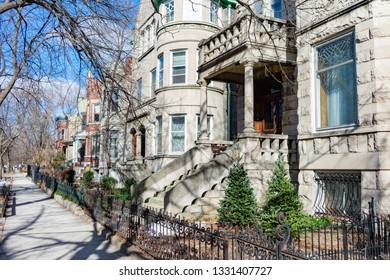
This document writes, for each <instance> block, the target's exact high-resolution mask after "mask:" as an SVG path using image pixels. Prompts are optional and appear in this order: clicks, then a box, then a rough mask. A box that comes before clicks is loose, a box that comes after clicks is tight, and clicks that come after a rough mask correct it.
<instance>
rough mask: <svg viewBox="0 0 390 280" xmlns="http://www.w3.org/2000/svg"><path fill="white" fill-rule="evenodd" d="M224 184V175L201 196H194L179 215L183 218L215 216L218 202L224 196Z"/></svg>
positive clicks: (225, 182) (225, 180) (225, 184)
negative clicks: (191, 201)
mask: <svg viewBox="0 0 390 280" xmlns="http://www.w3.org/2000/svg"><path fill="white" fill-rule="evenodd" d="M226 186H227V177H224V178H223V179H222V180H221V182H219V183H217V184H214V185H213V186H211V188H210V189H209V190H207V191H205V192H204V193H203V194H202V196H201V197H199V198H196V199H195V200H194V201H193V203H192V204H191V205H188V206H186V207H185V208H184V210H183V213H182V214H181V216H182V217H185V218H207V217H215V216H216V215H217V210H218V208H219V202H220V200H221V199H222V198H223V197H224V196H225V191H224V188H225V187H226Z"/></svg>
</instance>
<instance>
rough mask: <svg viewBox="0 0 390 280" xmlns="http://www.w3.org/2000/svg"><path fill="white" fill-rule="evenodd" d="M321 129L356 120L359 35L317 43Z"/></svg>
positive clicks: (317, 76) (318, 124)
mask: <svg viewBox="0 0 390 280" xmlns="http://www.w3.org/2000/svg"><path fill="white" fill-rule="evenodd" d="M315 51H316V52H315V53H316V88H317V96H316V97H317V99H316V101H317V121H316V123H317V129H325V128H333V127H340V126H352V125H355V124H356V113H357V89H356V72H355V36H354V33H348V34H345V35H343V36H341V37H338V38H336V39H334V40H332V41H330V42H327V43H325V44H322V45H320V46H318V47H316V50H315Z"/></svg>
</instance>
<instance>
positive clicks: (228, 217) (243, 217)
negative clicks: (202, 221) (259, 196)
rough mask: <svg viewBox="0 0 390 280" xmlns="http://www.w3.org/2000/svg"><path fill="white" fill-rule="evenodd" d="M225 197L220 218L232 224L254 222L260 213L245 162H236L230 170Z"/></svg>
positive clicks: (222, 201)
mask: <svg viewBox="0 0 390 280" xmlns="http://www.w3.org/2000/svg"><path fill="white" fill-rule="evenodd" d="M227 180H228V185H227V187H226V188H225V189H224V191H225V197H224V198H222V199H221V201H220V204H219V208H218V219H219V221H220V222H224V223H226V224H228V225H232V226H241V227H244V226H247V225H250V224H253V222H254V221H255V219H256V217H257V215H258V205H257V201H256V197H255V194H254V192H253V188H252V186H251V184H250V181H249V178H248V174H247V172H246V170H245V169H244V166H243V164H240V163H238V162H236V163H235V164H234V165H233V167H232V168H231V169H230V170H229V176H228V178H227Z"/></svg>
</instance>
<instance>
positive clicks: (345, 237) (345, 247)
mask: <svg viewBox="0 0 390 280" xmlns="http://www.w3.org/2000/svg"><path fill="white" fill-rule="evenodd" d="M342 225H343V253H344V260H348V231H347V224H346V221H345V220H343V222H342Z"/></svg>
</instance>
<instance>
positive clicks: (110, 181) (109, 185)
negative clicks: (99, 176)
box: [102, 177, 118, 191]
mask: <svg viewBox="0 0 390 280" xmlns="http://www.w3.org/2000/svg"><path fill="white" fill-rule="evenodd" d="M117 183H118V181H117V180H116V179H115V178H112V177H105V178H103V180H102V187H103V190H105V191H109V190H111V189H113V188H114V187H115V185H116V184H117Z"/></svg>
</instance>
